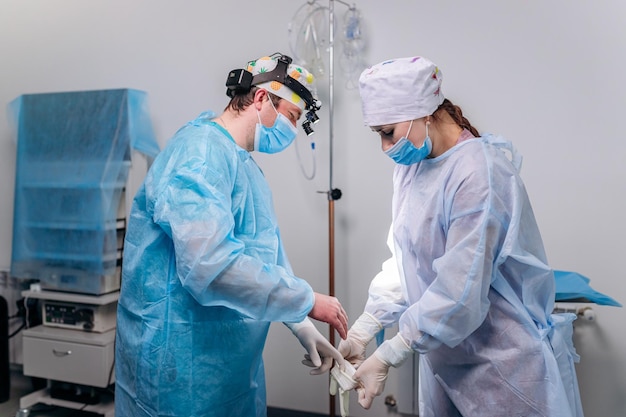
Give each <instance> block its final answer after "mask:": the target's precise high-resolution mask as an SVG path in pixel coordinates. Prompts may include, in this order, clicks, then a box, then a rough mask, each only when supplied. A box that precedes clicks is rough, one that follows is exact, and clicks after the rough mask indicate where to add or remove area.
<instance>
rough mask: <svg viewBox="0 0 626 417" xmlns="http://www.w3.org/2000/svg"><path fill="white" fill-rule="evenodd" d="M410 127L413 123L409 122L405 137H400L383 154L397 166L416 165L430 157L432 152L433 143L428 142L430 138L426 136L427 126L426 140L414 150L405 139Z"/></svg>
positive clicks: (413, 146)
mask: <svg viewBox="0 0 626 417" xmlns="http://www.w3.org/2000/svg"><path fill="white" fill-rule="evenodd" d="M412 126H413V121H411V124H410V125H409V131H408V132H406V136H404V137H402V138H401V139H400V140H399V141H397V142H396V143H394V145H393V146H392V147H391V148H389V149H387V150H386V151H385V154H386V155H387V156H388V157H390V158H391V159H393V160H394V161H395V162H396V163H397V164H401V165H413V164H416V163H418V162H420V161H422V160H423V159H426V157H427V156H428V155H430V153H431V152H432V150H433V143H432V141H431V140H430V136H428V124H426V139H424V144H423V145H422V146H420V147H419V148H416V147H415V145H413V144H412V143H411V141H410V140H408V139H407V137H408V136H409V132H411V127H412Z"/></svg>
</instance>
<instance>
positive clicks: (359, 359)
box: [338, 313, 383, 368]
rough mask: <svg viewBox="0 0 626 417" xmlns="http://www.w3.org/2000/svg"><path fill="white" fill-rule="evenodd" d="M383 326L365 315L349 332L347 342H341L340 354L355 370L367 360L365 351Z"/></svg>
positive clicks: (362, 315) (370, 316) (361, 316)
mask: <svg viewBox="0 0 626 417" xmlns="http://www.w3.org/2000/svg"><path fill="white" fill-rule="evenodd" d="M382 328H383V326H382V325H381V324H380V322H379V321H378V320H376V318H374V316H372V315H371V314H368V313H363V314H361V315H360V316H359V318H358V319H357V320H356V321H355V322H354V324H353V325H352V327H350V330H349V331H348V337H347V338H346V340H342V341H340V342H339V347H338V349H339V352H340V353H341V354H342V355H343V357H344V358H346V360H347V361H348V362H350V363H351V364H352V365H354V367H355V368H358V367H359V366H360V365H361V363H363V361H364V360H365V349H366V348H367V345H368V343H369V342H371V341H372V339H373V338H374V337H375V336H376V334H377V333H378V332H379V331H381V330H382Z"/></svg>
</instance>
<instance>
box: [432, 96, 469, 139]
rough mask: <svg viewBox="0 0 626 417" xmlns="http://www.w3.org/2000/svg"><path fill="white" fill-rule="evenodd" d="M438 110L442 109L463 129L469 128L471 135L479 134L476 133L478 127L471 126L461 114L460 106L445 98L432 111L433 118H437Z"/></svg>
mask: <svg viewBox="0 0 626 417" xmlns="http://www.w3.org/2000/svg"><path fill="white" fill-rule="evenodd" d="M440 110H443V111H445V112H446V113H448V114H449V115H450V117H452V120H454V122H455V123H456V124H457V125H459V126H461V127H462V128H463V129H467V130H469V131H470V132H472V135H474V136H476V137H478V136H480V133H478V129H476V128H475V127H474V126H472V124H471V123H470V122H469V120H467V118H466V117H465V116H463V111H462V110H461V108H460V107H459V106H457V105H455V104H453V103H452V102H451V101H450V100H448V99H447V98H446V99H444V100H443V103H441V104H440V105H439V107H437V110H435V113H433V118H434V119H435V120H437V113H438V112H439V111H440Z"/></svg>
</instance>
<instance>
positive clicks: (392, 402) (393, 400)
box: [385, 395, 397, 407]
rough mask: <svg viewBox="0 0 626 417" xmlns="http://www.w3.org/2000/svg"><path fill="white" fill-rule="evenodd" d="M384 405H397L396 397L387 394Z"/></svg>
mask: <svg viewBox="0 0 626 417" xmlns="http://www.w3.org/2000/svg"><path fill="white" fill-rule="evenodd" d="M385 405H386V406H387V407H395V406H396V405H397V402H396V398H395V397H394V396H393V395H387V396H386V397H385Z"/></svg>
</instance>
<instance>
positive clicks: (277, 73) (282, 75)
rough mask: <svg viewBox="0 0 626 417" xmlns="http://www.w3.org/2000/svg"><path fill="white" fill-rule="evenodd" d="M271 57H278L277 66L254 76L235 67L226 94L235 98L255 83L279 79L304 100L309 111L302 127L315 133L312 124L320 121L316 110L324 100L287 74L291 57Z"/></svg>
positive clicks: (229, 74) (277, 54)
mask: <svg viewBox="0 0 626 417" xmlns="http://www.w3.org/2000/svg"><path fill="white" fill-rule="evenodd" d="M271 58H273V59H276V68H274V69H273V70H271V71H268V72H264V73H260V74H257V75H254V76H253V75H252V73H251V72H250V71H247V70H245V69H235V70H232V71H231V72H230V73H228V77H227V78H226V95H227V96H228V97H230V98H233V97H234V96H235V95H238V94H245V93H247V92H249V91H250V89H251V88H252V87H253V86H255V85H258V84H261V83H265V82H268V81H277V82H279V83H281V84H283V85H284V86H285V87H287V88H289V89H290V90H291V91H293V92H294V93H296V94H297V95H298V96H300V98H301V99H302V100H304V103H305V107H304V109H305V110H307V112H306V114H305V117H304V121H303V122H302V129H304V132H305V133H306V134H307V136H309V135H311V134H313V128H312V127H311V125H312V124H315V123H317V122H318V121H319V117H318V116H317V113H316V112H317V111H318V110H319V109H320V108H321V107H322V102H321V101H319V100H318V99H316V98H314V97H313V94H311V92H310V91H309V89H308V88H306V87H305V86H304V85H302V84H301V83H300V82H299V81H298V80H296V79H295V78H293V77H291V76H290V75H289V74H287V69H288V67H289V64H291V61H292V59H291V57H289V56H287V55H282V54H280V53H275V54H273V55H271Z"/></svg>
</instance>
